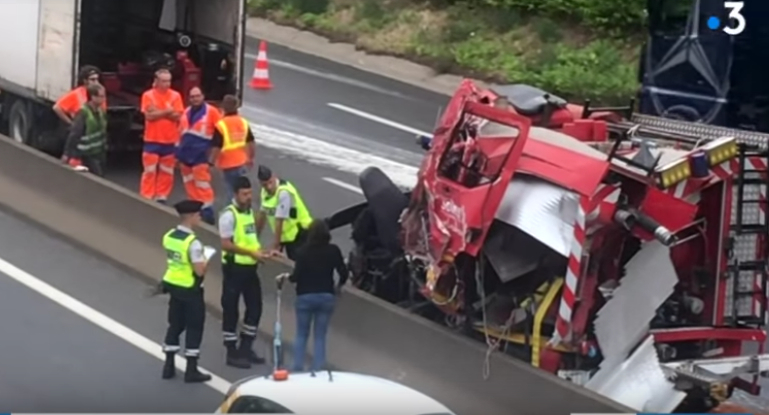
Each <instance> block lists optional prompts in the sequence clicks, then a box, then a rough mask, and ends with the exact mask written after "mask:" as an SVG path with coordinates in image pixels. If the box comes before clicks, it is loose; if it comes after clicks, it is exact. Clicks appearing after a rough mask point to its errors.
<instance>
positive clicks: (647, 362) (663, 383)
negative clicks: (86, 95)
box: [585, 336, 686, 413]
mask: <svg viewBox="0 0 769 415" xmlns="http://www.w3.org/2000/svg"><path fill="white" fill-rule="evenodd" d="M585 387H586V388H587V389H590V390H592V391H594V392H597V393H600V394H601V395H604V396H606V397H608V398H611V399H613V400H615V401H617V402H619V403H621V404H623V405H625V406H627V407H630V408H633V409H635V410H637V411H639V412H656V413H670V412H671V411H673V410H674V409H676V407H678V405H680V404H681V402H682V401H683V400H684V398H685V397H686V393H685V392H681V391H678V390H676V389H675V385H673V384H672V383H671V382H669V381H668V380H667V378H666V377H665V373H664V372H663V371H662V368H661V367H660V363H659V358H658V357H657V351H656V350H655V348H654V338H653V337H652V336H648V337H647V338H646V339H645V340H644V342H643V343H641V346H639V347H638V348H637V349H635V350H634V351H633V354H632V355H631V356H630V357H628V358H627V359H626V360H622V361H621V362H620V363H619V364H615V365H612V367H611V368H604V365H603V364H601V369H600V370H599V371H598V372H596V374H595V376H593V377H592V378H591V379H590V380H589V381H588V382H587V383H586V384H585Z"/></svg>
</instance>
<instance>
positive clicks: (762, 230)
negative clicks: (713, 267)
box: [727, 144, 769, 327]
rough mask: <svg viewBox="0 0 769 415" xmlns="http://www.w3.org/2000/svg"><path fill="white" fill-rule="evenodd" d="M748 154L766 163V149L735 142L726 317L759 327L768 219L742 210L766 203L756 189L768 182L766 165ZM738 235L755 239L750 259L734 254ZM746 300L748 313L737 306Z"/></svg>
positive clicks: (767, 273)
mask: <svg viewBox="0 0 769 415" xmlns="http://www.w3.org/2000/svg"><path fill="white" fill-rule="evenodd" d="M750 158H757V159H761V160H762V161H763V164H764V166H769V164H768V163H769V149H766V148H761V147H758V146H752V145H749V144H740V146H739V163H740V167H741V168H740V171H739V174H738V175H737V178H736V183H735V184H736V193H737V194H736V198H737V203H736V206H735V207H734V208H735V209H736V212H735V216H736V220H735V221H734V223H732V226H731V228H730V231H731V232H730V233H731V238H732V239H731V241H732V252H731V254H730V264H729V267H728V270H729V278H731V283H732V309H731V316H730V317H731V318H729V319H727V320H728V321H731V323H732V324H733V325H735V326H737V325H739V326H757V327H763V326H764V325H765V324H766V315H767V314H766V313H767V298H766V286H767V285H766V284H767V281H769V247H768V246H767V242H769V240H767V239H769V221H767V220H766V214H764V215H756V216H757V217H759V218H761V217H763V220H761V219H751V218H746V216H753V215H748V214H746V211H748V212H749V211H750V210H751V209H752V210H754V211H759V210H763V209H766V208H767V207H768V206H767V201H766V200H765V198H761V197H759V195H760V193H764V194H766V192H765V191H766V190H769V183H768V182H767V177H769V176H767V175H769V168H766V167H765V169H764V170H756V169H754V168H752V167H751V166H752V163H750V162H749V161H748V160H749V159H750ZM748 186H752V187H753V188H754V189H763V190H764V192H758V191H756V192H750V191H746V190H747V188H748ZM741 237H743V238H745V237H747V238H755V240H756V241H757V242H756V243H757V244H758V248H757V249H756V253H755V256H753V257H752V259H745V258H740V257H739V255H735V254H734V247H735V245H736V244H738V243H739V239H740V238H741ZM746 275H747V277H748V278H747V280H749V281H750V284H749V285H750V286H749V287H746V285H748V284H746V283H745V282H746V278H745V276H746ZM756 279H759V281H760V283H759V284H757V283H756ZM746 301H747V304H750V307H749V308H751V309H752V312H751V313H746V312H745V311H744V310H745V309H744V308H742V307H739V306H740V304H743V305H744V304H746ZM754 304H755V305H756V306H757V307H756V306H754ZM755 308H757V309H755Z"/></svg>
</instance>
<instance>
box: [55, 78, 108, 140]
mask: <svg viewBox="0 0 769 415" xmlns="http://www.w3.org/2000/svg"><path fill="white" fill-rule="evenodd" d="M100 77H101V71H100V70H99V68H97V67H95V66H91V65H86V66H83V67H82V68H80V72H79V73H78V76H77V80H78V86H77V87H76V88H75V89H73V90H71V91H69V92H67V93H66V94H64V95H63V96H62V97H61V98H59V99H58V101H56V103H55V104H53V112H55V113H56V115H58V116H59V118H60V119H61V120H62V121H63V122H64V124H66V125H67V126H70V125H72V120H74V119H75V115H77V113H78V112H80V110H81V109H82V108H83V105H85V103H86V102H88V95H87V93H86V87H87V86H88V85H92V84H98V83H99V78H100ZM101 107H102V109H103V110H105V111H106V110H107V100H106V99H105V100H104V101H103V102H102V104H101Z"/></svg>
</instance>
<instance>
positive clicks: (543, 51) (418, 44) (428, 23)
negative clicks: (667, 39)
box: [249, 0, 645, 104]
mask: <svg viewBox="0 0 769 415" xmlns="http://www.w3.org/2000/svg"><path fill="white" fill-rule="evenodd" d="M644 5H645V0H626V1H616V0H475V1H465V2H463V1H451V0H433V1H430V2H428V1H417V0H249V6H250V9H251V10H250V12H251V13H252V15H256V16H260V17H266V18H268V19H270V20H272V21H274V22H276V23H279V24H285V25H291V26H295V27H299V28H302V29H306V30H309V31H313V32H315V33H318V34H321V35H323V36H325V37H328V38H330V39H331V40H332V41H339V42H350V43H354V44H355V45H356V46H357V47H358V48H360V49H362V50H365V51H367V52H369V53H375V54H387V55H393V56H399V57H403V58H407V59H410V60H412V61H415V62H419V63H422V64H426V65H428V66H431V67H433V68H434V69H435V70H436V71H437V72H439V73H455V74H459V75H464V76H470V77H474V78H480V79H483V80H487V81H492V82H501V83H513V82H514V83H528V84H532V85H536V86H539V87H540V88H543V89H546V90H549V91H552V92H554V93H556V94H558V95H561V96H563V97H564V98H567V99H577V100H581V99H584V98H591V99H593V100H594V102H596V104H598V103H601V104H616V103H624V102H626V101H627V99H629V98H630V97H631V96H632V95H633V94H634V93H635V90H636V88H637V76H636V71H637V69H638V53H639V51H640V41H639V40H638V39H640V38H641V33H643V26H644V17H643V16H644V12H643V11H644Z"/></svg>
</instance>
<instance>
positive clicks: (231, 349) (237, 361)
mask: <svg viewBox="0 0 769 415" xmlns="http://www.w3.org/2000/svg"><path fill="white" fill-rule="evenodd" d="M225 346H226V347H227V366H232V367H237V368H238V369H250V368H251V363H249V361H248V359H247V358H245V357H244V356H243V355H241V354H240V351H239V350H238V348H237V346H236V344H235V343H234V342H233V343H227V344H225Z"/></svg>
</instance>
